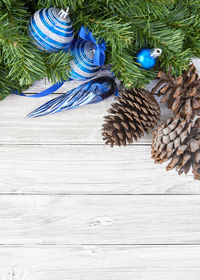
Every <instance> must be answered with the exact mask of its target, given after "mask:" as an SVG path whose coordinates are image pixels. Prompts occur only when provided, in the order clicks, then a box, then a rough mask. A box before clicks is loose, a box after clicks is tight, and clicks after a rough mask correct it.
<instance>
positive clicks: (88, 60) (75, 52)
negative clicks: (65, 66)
mask: <svg viewBox="0 0 200 280" xmlns="http://www.w3.org/2000/svg"><path fill="white" fill-rule="evenodd" d="M79 37H81V39H77V40H74V42H73V44H72V46H71V54H72V56H73V60H72V61H71V63H70V66H71V71H70V77H71V78H72V79H73V80H87V79H91V78H93V77H94V76H96V74H97V73H98V71H99V70H100V66H102V65H103V64H104V62H105V49H106V45H105V42H104V40H103V39H102V40H99V42H98V43H97V42H96V39H95V38H94V36H93V35H92V33H91V32H90V31H89V30H87V29H85V28H84V27H81V29H80V32H79Z"/></svg>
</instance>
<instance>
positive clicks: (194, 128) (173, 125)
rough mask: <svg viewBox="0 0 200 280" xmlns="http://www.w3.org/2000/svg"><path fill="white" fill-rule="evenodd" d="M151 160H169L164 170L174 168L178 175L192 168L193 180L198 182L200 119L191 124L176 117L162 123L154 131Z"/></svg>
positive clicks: (189, 121) (160, 161)
mask: <svg viewBox="0 0 200 280" xmlns="http://www.w3.org/2000/svg"><path fill="white" fill-rule="evenodd" d="M152 158H153V159H154V161H155V163H162V162H164V161H167V160H171V162H170V163H169V164H168V165H167V167H166V170H167V171H168V170H171V169H173V168H176V170H177V171H178V174H179V175H180V174H182V173H183V172H184V173H185V174H187V173H188V171H189V170H190V168H191V167H192V171H193V174H194V179H197V180H200V118H198V119H197V120H196V122H195V123H194V124H193V122H192V120H185V119H183V118H181V117H180V115H176V117H175V118H174V119H173V118H170V119H168V120H167V121H166V122H164V123H162V124H161V125H160V126H159V127H158V128H157V129H156V130H155V131H154V138H153V143H152Z"/></svg>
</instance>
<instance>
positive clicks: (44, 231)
mask: <svg viewBox="0 0 200 280" xmlns="http://www.w3.org/2000/svg"><path fill="white" fill-rule="evenodd" d="M0 240H1V244H4V245H16V244H17V245H19V244H26V245H36V244H37V245H42V244H47V245H49V244H56V245H59V244H60V245H61V244H65V245H72V244H74V245H78V244H83V245H87V244H90V245H94V244H95V245H97V244H99V245H100V244H104V245H105V244H123V245H125V244H133V245H136V244H142V245H145V244H149V245H152V244H198V245H199V244H200V196H192V195H190V196H184V195H183V196H174V195H173V196H167V195H160V196H159V195H156V196H155V195H151V196H145V195H138V196H130V195H94V196H93V195H92V196H85V195H83V196H73V195H71V196H63V195H58V196H46V195H43V196H39V195H35V196H24V195H3V196H0Z"/></svg>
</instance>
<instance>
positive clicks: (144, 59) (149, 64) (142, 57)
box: [137, 49, 156, 69]
mask: <svg viewBox="0 0 200 280" xmlns="http://www.w3.org/2000/svg"><path fill="white" fill-rule="evenodd" d="M151 51H152V50H149V49H142V50H140V51H139V52H138V53H137V62H139V63H140V64H141V67H142V68H144V69H151V68H153V67H154V66H155V64H156V58H153V57H152V56H151Z"/></svg>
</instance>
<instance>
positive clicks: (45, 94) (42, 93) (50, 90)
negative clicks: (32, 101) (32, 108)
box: [11, 82, 64, 98]
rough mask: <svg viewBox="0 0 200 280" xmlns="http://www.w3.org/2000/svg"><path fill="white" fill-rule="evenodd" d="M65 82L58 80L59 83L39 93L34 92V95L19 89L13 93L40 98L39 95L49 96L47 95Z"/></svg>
mask: <svg viewBox="0 0 200 280" xmlns="http://www.w3.org/2000/svg"><path fill="white" fill-rule="evenodd" d="M63 84H64V82H58V83H56V84H54V85H52V86H51V87H49V88H47V89H45V90H43V91H41V92H39V93H35V94H32V95H26V94H24V93H19V92H18V91H17V90H15V91H12V92H11V93H13V94H17V95H20V96H26V97H34V98H39V97H44V96H47V95H49V94H51V93H53V92H54V91H56V90H57V89H59V88H60V87H61V86H62V85H63Z"/></svg>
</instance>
